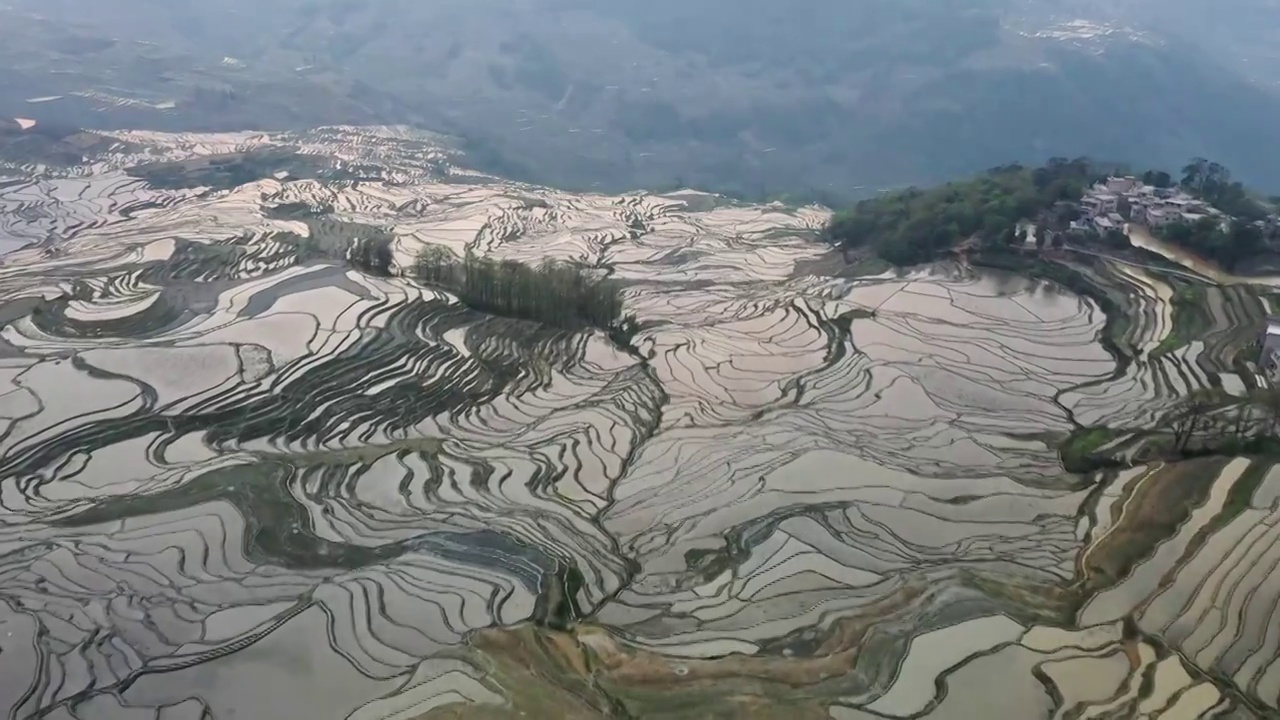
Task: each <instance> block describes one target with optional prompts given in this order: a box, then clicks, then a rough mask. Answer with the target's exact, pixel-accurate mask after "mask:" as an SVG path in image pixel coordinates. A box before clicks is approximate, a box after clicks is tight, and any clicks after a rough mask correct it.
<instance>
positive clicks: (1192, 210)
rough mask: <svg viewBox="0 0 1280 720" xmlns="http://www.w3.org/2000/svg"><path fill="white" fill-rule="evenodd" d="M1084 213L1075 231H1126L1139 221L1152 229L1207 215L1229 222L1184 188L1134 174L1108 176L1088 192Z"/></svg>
mask: <svg viewBox="0 0 1280 720" xmlns="http://www.w3.org/2000/svg"><path fill="white" fill-rule="evenodd" d="M1080 210H1081V216H1080V218H1079V219H1077V220H1075V221H1073V222H1072V223H1071V227H1072V229H1075V230H1089V229H1092V230H1096V231H1098V232H1100V233H1106V232H1110V231H1112V230H1123V229H1124V226H1125V224H1126V223H1130V222H1136V223H1141V224H1143V225H1146V226H1147V227H1150V228H1161V227H1165V226H1167V225H1169V224H1171V223H1174V222H1185V223H1188V224H1194V223H1197V222H1200V221H1201V220H1203V219H1205V218H1213V219H1216V220H1220V221H1222V222H1226V221H1227V220H1228V218H1227V216H1226V215H1225V214H1224V213H1223V212H1222V211H1221V210H1218V209H1217V208H1215V207H1213V206H1212V205H1210V204H1209V203H1207V202H1205V201H1204V200H1201V199H1199V198H1196V197H1195V196H1193V195H1192V194H1191V193H1189V192H1187V191H1186V190H1184V189H1182V188H1181V187H1157V186H1155V185H1148V184H1145V183H1144V182H1143V181H1142V180H1139V179H1138V178H1135V177H1132V176H1130V177H1108V178H1107V179H1105V180H1103V181H1101V182H1098V183H1096V184H1094V185H1093V186H1091V187H1090V188H1089V189H1088V190H1086V191H1085V194H1084V196H1083V197H1082V198H1081V199H1080Z"/></svg>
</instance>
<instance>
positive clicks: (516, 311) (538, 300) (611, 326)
mask: <svg viewBox="0 0 1280 720" xmlns="http://www.w3.org/2000/svg"><path fill="white" fill-rule="evenodd" d="M349 259H350V261H351V263H352V264H353V265H355V266H356V267H357V268H359V269H361V270H363V271H364V272H367V273H369V274H371V275H381V276H389V275H391V274H392V264H393V258H392V252H391V243H390V240H389V238H374V239H369V240H364V241H360V242H357V243H355V244H354V245H353V246H352V249H351V252H350V255H349ZM405 274H406V275H409V276H410V277H413V278H414V279H416V280H418V281H419V282H422V283H424V284H427V285H434V286H436V287H440V288H443V289H445V290H448V291H449V292H451V293H453V294H454V295H457V296H458V298H459V299H460V300H461V301H462V302H463V303H465V304H466V305H467V306H469V307H472V308H475V309H476V310H481V311H483V312H488V313H492V314H494V315H502V316H504V317H512V318H518V319H521V320H531V321H534V322H539V323H542V324H544V325H549V326H551V327H557V328H564V329H568V330H581V329H583V328H584V327H594V328H599V329H601V330H604V331H605V332H607V333H609V334H610V337H612V338H613V339H614V340H615V341H616V342H618V343H619V344H621V345H624V346H625V345H629V343H630V339H631V337H632V336H634V335H635V333H636V332H637V331H638V330H639V323H638V322H637V321H636V319H635V317H634V316H631V315H625V316H624V315H623V292H622V284H621V283H620V282H619V281H617V280H614V279H612V278H607V277H603V276H601V275H600V274H598V273H595V272H591V271H589V270H587V269H585V268H582V267H579V266H577V265H572V264H569V263H565V262H557V261H553V260H546V261H544V262H542V263H541V264H540V265H538V266H536V267H534V266H530V265H526V264H524V263H521V262H517V261H515V260H494V259H492V258H485V257H479V256H477V255H475V254H473V253H471V252H468V253H467V255H466V256H465V257H463V258H461V259H459V258H458V257H456V256H455V255H454V254H453V253H452V252H450V251H449V250H448V249H447V248H444V247H442V246H439V245H428V246H427V247H426V248H424V249H423V250H422V251H421V252H420V253H419V254H418V256H417V258H416V259H415V260H414V264H413V266H412V267H410V268H407V272H406V273H405Z"/></svg>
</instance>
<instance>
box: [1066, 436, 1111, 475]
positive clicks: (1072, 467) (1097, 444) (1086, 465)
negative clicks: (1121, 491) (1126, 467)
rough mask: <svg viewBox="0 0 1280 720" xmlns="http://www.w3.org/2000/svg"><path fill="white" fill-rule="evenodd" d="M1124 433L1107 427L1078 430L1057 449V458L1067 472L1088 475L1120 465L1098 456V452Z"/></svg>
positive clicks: (1105, 457) (1106, 457)
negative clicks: (1060, 460)
mask: <svg viewBox="0 0 1280 720" xmlns="http://www.w3.org/2000/svg"><path fill="white" fill-rule="evenodd" d="M1123 434H1124V433H1123V432H1121V431H1119V430H1113V429H1111V428H1107V427H1092V428H1078V429H1076V430H1075V431H1074V432H1072V433H1071V435H1069V436H1067V439H1066V440H1065V441H1063V443H1062V445H1060V446H1059V447H1058V456H1059V457H1060V458H1061V459H1062V466H1063V467H1064V468H1065V469H1066V470H1067V472H1072V473H1089V472H1093V471H1095V470H1102V469H1104V468H1113V467H1117V466H1118V465H1120V463H1119V461H1117V460H1116V459H1115V458H1112V457H1109V456H1103V455H1099V454H1098V450H1100V449H1102V448H1103V447H1106V446H1107V445H1108V444H1109V443H1111V442H1112V441H1113V440H1116V439H1118V438H1119V437H1121V436H1122V435H1123Z"/></svg>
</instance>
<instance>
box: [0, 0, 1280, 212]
mask: <svg viewBox="0 0 1280 720" xmlns="http://www.w3.org/2000/svg"><path fill="white" fill-rule="evenodd" d="M1232 5H1233V7H1232V8H1231V9H1229V10H1228V9H1226V8H1222V7H1220V6H1214V7H1213V8H1210V7H1209V6H1208V4H1205V3H1202V2H1192V1H1191V0H1165V1H1164V2H1156V1H1155V0H1127V1H1126V2H1117V1H1115V0H1110V1H1107V2H1103V1H1102V0H1066V2H1049V1H1048V0H1021V1H1019V0H968V2H963V3H961V2H940V1H938V0H790V2H785V3H784V2H779V1H778V0H768V1H767V2H766V1H765V0H732V1H731V0H645V1H644V2H640V0H608V1H606V0H434V1H433V2H430V3H426V2H418V1H416V0H273V1H272V2H250V1H249V0H220V1H219V2H216V3H194V2H190V1H189V0H164V1H161V0H98V1H97V2H94V3H84V2H81V1H80V0H8V5H7V6H5V7H3V8H0V63H3V66H4V67H5V68H6V69H7V70H8V71H7V72H6V73H4V74H3V76H0V116H10V117H23V118H27V119H35V120H37V121H38V122H54V123H59V124H63V125H81V126H88V127H113V128H118V127H143V128H155V129H165V130H201V129H204V130H233V129H249V128H253V129H288V128H300V127H307V126H315V125H321V124H331V123H352V124H367V123H406V124H414V125H419V126H422V127H425V128H430V129H433V130H438V131H441V132H445V133H448V134H451V135H454V136H456V137H458V138H459V142H460V144H461V145H462V146H463V147H464V149H466V150H467V151H468V152H469V154H470V156H471V161H472V163H473V164H478V165H480V166H482V167H484V168H485V169H487V170H490V171H493V172H497V173H501V174H504V175H508V176H511V177H514V178H516V179H527V180H532V181H538V182H542V183H549V184H554V185H560V186H565V187H574V188H590V187H598V188H601V189H609V190H616V189H623V188H627V187H639V186H644V187H669V186H672V185H683V184H688V185H694V186H699V187H703V188H709V189H715V190H721V191H731V192H736V193H739V194H744V195H748V196H754V197H760V196H771V195H778V194H784V193H787V194H800V195H806V194H807V195H811V196H823V195H830V196H836V197H845V196H852V195H858V194H867V193H870V192H873V191H874V190H876V189H883V188H886V187H895V186H901V185H904V184H915V183H927V182H932V181H936V180H939V179H943V178H948V177H952V176H955V175H957V174H963V173H967V172H972V171H976V170H980V169H984V168H987V167H990V166H993V165H997V164H1003V163H1006V162H1010V161H1024V162H1034V161H1041V160H1043V159H1044V158H1046V157H1049V156H1053V155H1068V156H1076V155H1090V156H1093V157H1097V158H1107V159H1116V160H1126V161H1129V162H1132V163H1134V164H1139V165H1144V166H1145V165H1155V166H1165V167H1174V166H1177V165H1179V164H1180V163H1181V161H1183V160H1184V159H1185V158H1187V157H1190V156H1193V155H1200V156H1205V157H1210V158H1213V159H1215V160H1218V161H1220V162H1222V163H1224V164H1226V165H1229V166H1230V167H1232V168H1233V169H1235V170H1236V173H1237V175H1238V176H1239V177H1240V178H1241V179H1243V180H1246V181H1248V182H1251V183H1253V184H1257V185H1260V186H1262V187H1264V188H1266V189H1280V163H1277V162H1275V160H1274V158H1273V157H1271V156H1269V154H1268V152H1266V151H1268V150H1269V149H1271V148H1274V147H1277V146H1278V144H1280V122H1277V118H1280V92H1277V90H1276V86H1277V81H1280V51H1278V50H1276V49H1275V48H1280V43H1278V42H1276V41H1277V40H1280V37H1277V35H1280V3H1278V2H1275V1H1273V0H1239V1H1238V2H1234V3H1232ZM1210 20H1212V22H1210ZM49 98H56V99H49Z"/></svg>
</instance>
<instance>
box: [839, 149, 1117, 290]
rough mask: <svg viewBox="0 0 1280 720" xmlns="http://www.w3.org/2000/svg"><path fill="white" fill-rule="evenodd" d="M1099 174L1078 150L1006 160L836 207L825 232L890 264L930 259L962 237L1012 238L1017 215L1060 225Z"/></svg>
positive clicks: (984, 239)
mask: <svg viewBox="0 0 1280 720" xmlns="http://www.w3.org/2000/svg"><path fill="white" fill-rule="evenodd" d="M1101 177H1102V175H1101V174H1100V173H1099V172H1098V171H1097V170H1095V169H1094V167H1093V165H1092V164H1091V163H1090V162H1089V161H1088V160H1086V159H1084V158H1078V159H1076V160H1067V159H1065V158H1054V159H1052V160H1050V161H1049V164H1048V165H1046V166H1044V167H1039V168H1029V167H1024V166H1022V165H1007V166H1004V167H998V168H993V169H991V170H988V171H987V172H985V173H983V174H981V175H979V176H977V177H976V178H973V179H970V180H963V181H958V182H951V183H947V184H946V185H941V186H939V187H935V188H932V189H929V190H921V189H919V188H909V189H906V190H902V191H898V192H893V193H888V194H885V195H883V196H881V197H879V198H875V199H871V200H864V201H862V202H860V203H858V204H857V205H855V206H854V207H853V208H852V209H850V210H846V211H843V212H840V213H837V214H836V215H835V217H833V218H832V220H831V223H830V225H829V226H828V227H827V230H826V239H827V240H829V241H831V242H837V243H840V244H841V245H843V246H845V247H850V248H868V249H870V250H871V251H872V252H873V253H874V254H875V255H877V256H879V257H881V258H883V259H885V260H887V261H888V262H891V263H893V264H895V265H910V264H915V263H921V262H928V261H930V260H933V259H934V258H935V257H937V255H938V254H939V253H941V252H945V251H947V250H949V249H951V248H953V247H955V246H956V245H957V244H959V243H961V242H964V241H966V240H970V239H975V240H977V241H979V242H980V243H981V244H983V245H991V244H996V243H1001V244H1005V245H1009V244H1012V243H1013V242H1014V240H1016V237H1017V227H1018V223H1020V222H1023V221H1026V220H1033V221H1038V222H1039V224H1042V225H1044V226H1046V227H1050V228H1051V229H1055V230H1058V229H1065V227H1066V226H1067V225H1069V224H1070V222H1071V220H1073V219H1075V218H1076V217H1078V213H1079V209H1078V208H1076V207H1074V204H1075V203H1076V202H1077V201H1079V200H1080V197H1081V195H1083V194H1084V191H1085V188H1087V187H1088V186H1089V185H1090V184H1092V183H1093V182H1095V181H1096V180H1098V179H1100V178H1101Z"/></svg>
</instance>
